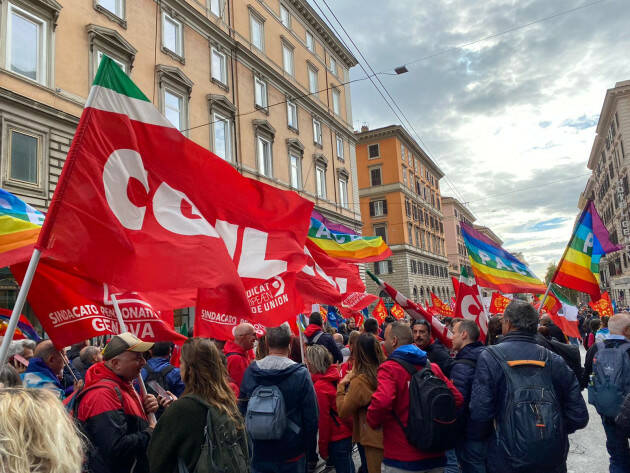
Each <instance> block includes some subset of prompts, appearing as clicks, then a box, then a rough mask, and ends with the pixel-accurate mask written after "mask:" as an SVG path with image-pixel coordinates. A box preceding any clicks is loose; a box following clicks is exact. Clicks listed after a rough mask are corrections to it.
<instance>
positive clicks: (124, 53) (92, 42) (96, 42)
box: [87, 25, 137, 83]
mask: <svg viewBox="0 0 630 473" xmlns="http://www.w3.org/2000/svg"><path fill="white" fill-rule="evenodd" d="M87 32H88V41H89V47H90V67H89V79H90V83H91V82H92V81H93V80H94V77H95V76H96V71H97V70H98V66H99V64H100V63H101V61H102V60H103V56H107V57H109V58H110V59H111V60H112V61H114V62H115V63H116V64H118V65H119V66H120V68H121V69H122V70H123V71H124V72H125V74H129V73H130V72H131V68H132V66H133V61H134V59H135V56H136V53H137V50H136V48H134V47H133V46H132V45H131V43H129V42H128V41H127V40H126V39H125V38H123V37H122V36H121V35H120V34H119V33H118V32H117V31H115V30H112V29H110V28H105V27H104V26H98V25H88V27H87Z"/></svg>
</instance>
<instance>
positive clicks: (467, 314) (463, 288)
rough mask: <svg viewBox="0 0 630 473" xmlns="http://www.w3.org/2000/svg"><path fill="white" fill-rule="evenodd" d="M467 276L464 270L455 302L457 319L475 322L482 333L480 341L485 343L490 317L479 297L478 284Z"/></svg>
mask: <svg viewBox="0 0 630 473" xmlns="http://www.w3.org/2000/svg"><path fill="white" fill-rule="evenodd" d="M465 274H466V272H465V271H464V270H463V271H462V279H461V281H459V289H458V291H457V300H456V301H455V310H454V313H455V317H458V318H462V319H469V320H473V321H474V322H475V323H476V324H477V326H478V327H479V330H480V332H481V334H480V340H481V341H482V342H485V340H486V334H487V333H488V317H487V316H486V312H485V310H484V307H483V301H482V300H481V298H480V297H479V287H478V286H477V283H476V282H475V280H474V279H473V278H468V277H466V276H465Z"/></svg>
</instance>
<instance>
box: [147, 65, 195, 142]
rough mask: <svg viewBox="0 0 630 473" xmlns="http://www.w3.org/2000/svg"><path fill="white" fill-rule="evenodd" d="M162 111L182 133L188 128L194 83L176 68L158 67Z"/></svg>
mask: <svg viewBox="0 0 630 473" xmlns="http://www.w3.org/2000/svg"><path fill="white" fill-rule="evenodd" d="M156 70H157V75H158V84H159V86H160V91H161V93H160V95H159V97H160V101H159V106H160V111H161V112H162V114H163V115H164V116H165V117H166V118H168V120H169V121H170V122H171V124H172V125H173V126H174V127H175V128H177V129H178V130H179V131H181V132H182V133H185V130H186V129H187V128H188V100H189V99H190V93H191V91H192V86H193V83H192V81H191V80H190V79H189V78H188V77H186V75H185V74H184V73H183V72H182V71H181V70H180V69H178V68H176V67H170V66H164V65H161V64H160V65H158V66H156Z"/></svg>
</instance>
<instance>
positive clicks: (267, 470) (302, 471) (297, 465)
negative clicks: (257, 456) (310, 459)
mask: <svg viewBox="0 0 630 473" xmlns="http://www.w3.org/2000/svg"><path fill="white" fill-rule="evenodd" d="M252 473H306V458H305V457H302V458H300V459H299V460H298V461H296V462H291V463H276V462H257V463H252Z"/></svg>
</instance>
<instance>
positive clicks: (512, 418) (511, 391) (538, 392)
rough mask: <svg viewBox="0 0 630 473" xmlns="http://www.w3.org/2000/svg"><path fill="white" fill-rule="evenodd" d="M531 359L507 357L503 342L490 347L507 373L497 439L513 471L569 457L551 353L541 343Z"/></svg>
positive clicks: (545, 465)
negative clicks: (554, 383)
mask: <svg viewBox="0 0 630 473" xmlns="http://www.w3.org/2000/svg"><path fill="white" fill-rule="evenodd" d="M534 346H535V347H536V350H537V351H538V355H537V356H536V357H535V358H534V359H529V360H508V359H507V357H506V356H505V353H504V349H503V347H502V345H500V344H499V345H492V346H490V347H488V348H487V351H488V352H489V353H490V354H491V356H493V357H494V358H495V359H496V360H497V362H498V363H499V365H500V366H501V368H502V369H503V372H504V373H505V383H506V389H507V392H506V395H505V399H504V403H503V406H499V409H498V412H499V415H497V418H496V420H495V431H496V442H497V446H498V448H500V449H502V450H503V452H504V456H505V458H506V460H507V461H508V462H509V464H510V465H509V466H510V471H514V472H523V473H524V472H532V471H548V470H551V469H553V468H554V467H557V466H558V465H559V464H560V463H561V462H563V461H564V459H565V458H566V455H565V454H566V453H567V452H566V446H567V434H566V430H565V426H564V419H563V416H562V406H561V405H560V403H559V402H558V398H557V396H556V393H555V388H554V385H553V377H552V371H551V356H549V351H548V350H547V349H546V348H544V347H541V346H540V345H534Z"/></svg>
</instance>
